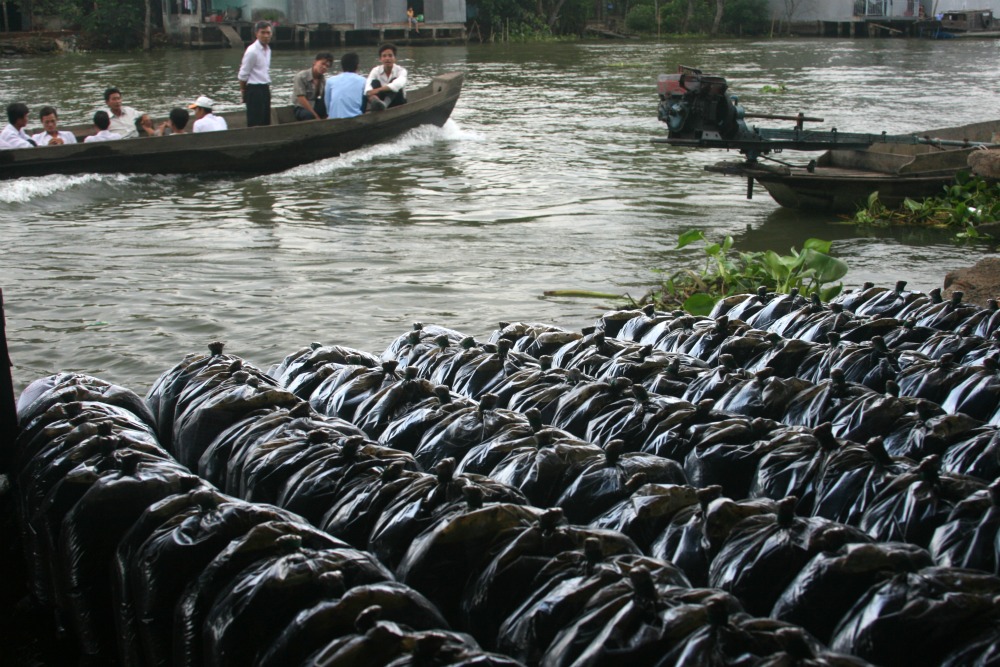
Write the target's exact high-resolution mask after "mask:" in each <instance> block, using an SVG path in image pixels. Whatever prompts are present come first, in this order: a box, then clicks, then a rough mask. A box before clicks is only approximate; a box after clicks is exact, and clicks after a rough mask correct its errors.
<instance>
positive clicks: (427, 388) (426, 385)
mask: <svg viewBox="0 0 1000 667" xmlns="http://www.w3.org/2000/svg"><path fill="white" fill-rule="evenodd" d="M416 375H417V369H416V368H415V367H412V366H408V367H406V368H404V369H403V379H402V380H400V381H399V382H395V383H393V384H390V385H388V386H385V387H382V389H380V390H379V391H377V392H375V393H374V394H372V395H371V396H369V397H368V398H367V399H365V400H364V401H363V402H362V403H361V404H359V405H358V407H357V409H356V410H355V411H354V423H355V424H357V425H358V427H359V428H360V429H361V430H362V431H364V432H365V434H366V435H367V436H368V437H369V438H371V439H372V440H378V439H379V437H380V436H381V435H382V432H383V431H384V430H385V429H386V427H388V426H389V424H390V423H391V422H393V421H395V420H396V419H399V418H400V417H403V416H405V415H407V414H409V413H410V411H411V410H412V409H413V408H415V407H416V406H417V405H418V404H420V403H422V402H424V401H426V400H427V399H429V398H432V397H435V398H439V395H438V394H437V385H435V384H433V383H432V382H430V381H429V380H422V379H418V378H417V376H416Z"/></svg>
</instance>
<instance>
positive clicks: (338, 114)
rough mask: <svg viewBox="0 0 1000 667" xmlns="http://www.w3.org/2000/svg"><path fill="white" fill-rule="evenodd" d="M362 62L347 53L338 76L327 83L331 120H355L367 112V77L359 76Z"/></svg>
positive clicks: (327, 108)
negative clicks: (359, 67) (355, 117)
mask: <svg viewBox="0 0 1000 667" xmlns="http://www.w3.org/2000/svg"><path fill="white" fill-rule="evenodd" d="M360 62H361V60H360V59H359V58H358V54H356V53H353V52H351V53H345V54H344V56H343V57H342V58H341V59H340V69H342V70H343V72H341V73H340V74H338V75H337V76H334V77H331V78H330V79H328V80H327V82H326V93H325V95H324V96H323V98H324V100H325V101H326V112H327V114H329V117H330V118H353V117H354V116H360V115H361V114H362V113H364V110H365V77H363V76H361V75H360V74H358V65H359V64H360Z"/></svg>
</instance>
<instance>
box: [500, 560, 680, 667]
mask: <svg viewBox="0 0 1000 667" xmlns="http://www.w3.org/2000/svg"><path fill="white" fill-rule="evenodd" d="M638 568H643V569H645V570H646V571H647V572H648V573H649V574H650V575H651V578H652V580H653V582H654V585H655V587H656V589H657V590H658V591H662V590H666V589H668V588H670V587H688V586H689V584H688V582H687V579H686V578H685V577H684V575H683V574H682V573H681V572H680V571H679V570H678V569H677V568H676V567H674V566H673V565H672V564H670V563H668V562H666V561H662V560H657V559H654V558H648V557H645V556H634V555H625V556H613V557H610V558H605V557H604V556H603V555H602V553H601V546H600V543H599V541H597V540H587V541H586V542H585V543H584V548H583V549H582V550H579V549H574V550H569V551H564V552H563V553H561V554H559V555H558V556H556V557H555V558H553V559H551V560H549V561H548V563H546V565H545V566H544V567H543V568H542V569H541V570H540V571H539V572H538V574H537V575H536V576H535V577H534V579H533V580H532V581H531V582H529V583H528V585H527V587H526V590H527V591H528V592H529V595H528V597H527V598H526V599H525V601H524V602H523V603H522V604H521V606H520V607H518V608H517V609H516V610H514V611H513V612H512V613H511V614H510V615H509V616H508V617H507V619H506V620H505V621H504V622H503V624H502V625H501V626H500V630H499V632H498V646H499V650H501V651H503V652H504V653H506V654H508V655H510V656H513V657H515V658H517V659H520V660H523V661H524V662H525V663H527V664H529V665H535V664H538V663H539V661H540V660H541V658H542V656H543V655H544V653H545V652H546V651H547V650H548V648H549V646H550V645H551V644H552V641H553V640H554V639H555V637H556V635H558V634H559V633H560V632H561V631H562V630H563V629H564V628H566V627H567V626H568V625H570V624H571V623H572V622H573V620H574V619H576V618H578V617H579V616H580V614H581V613H582V612H583V610H584V609H585V608H586V607H587V606H588V604H589V602H590V600H591V599H592V598H594V597H595V596H597V595H600V594H602V592H603V591H604V590H605V589H607V588H608V587H609V586H611V585H614V584H620V583H621V582H622V581H624V580H625V579H627V578H628V577H629V574H630V573H631V572H632V571H633V570H635V569H638Z"/></svg>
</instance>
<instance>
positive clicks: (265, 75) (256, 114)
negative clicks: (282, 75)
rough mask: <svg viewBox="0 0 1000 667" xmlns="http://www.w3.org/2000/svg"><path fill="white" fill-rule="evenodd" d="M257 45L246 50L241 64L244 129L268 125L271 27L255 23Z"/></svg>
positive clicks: (255, 43) (269, 117) (269, 110)
mask: <svg viewBox="0 0 1000 667" xmlns="http://www.w3.org/2000/svg"><path fill="white" fill-rule="evenodd" d="M254 32H255V34H256V35H257V41H255V42H254V43H253V44H251V45H250V46H248V47H247V50H246V51H245V52H244V53H243V62H241V63H240V72H239V74H238V75H237V78H239V80H240V95H241V96H242V97H243V102H244V103H245V104H246V105H247V127H255V126H257V125H270V124H271V47H270V46H268V45H269V44H270V43H271V24H270V22H268V21H257V23H256V24H255V25H254Z"/></svg>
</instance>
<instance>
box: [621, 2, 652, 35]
mask: <svg viewBox="0 0 1000 667" xmlns="http://www.w3.org/2000/svg"><path fill="white" fill-rule="evenodd" d="M625 27H626V28H628V29H629V30H631V31H632V32H656V10H655V9H653V7H652V5H636V6H635V7H633V8H632V10H631V11H629V13H628V16H626V17H625Z"/></svg>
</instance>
